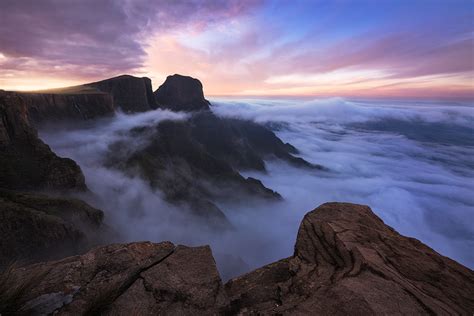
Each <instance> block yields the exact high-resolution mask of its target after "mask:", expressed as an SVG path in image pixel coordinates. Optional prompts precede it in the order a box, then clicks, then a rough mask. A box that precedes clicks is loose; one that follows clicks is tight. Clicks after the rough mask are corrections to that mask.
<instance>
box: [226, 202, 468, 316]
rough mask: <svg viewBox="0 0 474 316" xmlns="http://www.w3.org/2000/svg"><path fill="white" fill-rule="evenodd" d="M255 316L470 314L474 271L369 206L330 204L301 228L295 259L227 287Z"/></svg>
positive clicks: (240, 308)
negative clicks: (399, 228)
mask: <svg viewBox="0 0 474 316" xmlns="http://www.w3.org/2000/svg"><path fill="white" fill-rule="evenodd" d="M226 290H227V293H228V294H229V296H230V300H231V308H232V311H233V312H235V313H238V312H242V313H248V314H254V313H263V314H280V315H282V314H288V315H290V314H291V315H295V314H296V315H300V314H327V315H346V314H357V315H374V314H405V315H420V314H428V315H429V314H437V315H460V314H465V315H467V314H470V313H471V312H472V311H473V310H474V299H473V298H474V272H473V271H472V270H470V269H468V268H466V267H464V266H462V265H460V264H458V263H456V262H455V261H453V260H451V259H449V258H446V257H443V256H441V255H439V254H438V253H436V252H435V251H434V250H432V249H431V248H429V247H427V246H425V245H424V244H422V243H421V242H419V241H418V240H416V239H413V238H407V237H404V236H401V235H400V234H398V233H397V232H396V231H395V230H393V229H392V228H390V227H388V226H387V225H385V224H384V223H383V222H382V220H380V219H379V218H378V217H377V216H375V215H374V213H372V211H371V210H370V208H369V207H367V206H363V205H354V204H346V203H327V204H323V205H322V206H320V207H318V208H317V209H315V210H314V211H312V212H310V213H308V214H307V215H306V216H305V218H304V219H303V222H302V223H301V226H300V229H299V232H298V237H297V241H296V245H295V253H294V255H293V257H290V258H287V259H284V260H281V261H278V262H276V263H272V264H270V265H267V266H265V267H263V268H260V269H257V270H256V271H253V272H251V273H249V274H246V275H244V276H241V277H239V278H236V279H233V280H231V281H229V282H228V283H227V284H226Z"/></svg>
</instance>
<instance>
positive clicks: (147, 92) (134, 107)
mask: <svg viewBox="0 0 474 316" xmlns="http://www.w3.org/2000/svg"><path fill="white" fill-rule="evenodd" d="M84 86H86V87H92V88H95V89H97V90H99V91H101V92H105V93H107V94H110V95H111V96H112V97H113V102H114V105H115V108H116V109H119V108H120V109H122V110H123V111H124V112H145V111H149V110H152V109H155V108H156V107H157V104H156V101H155V96H154V95H153V90H152V88H151V80H150V79H149V78H146V77H143V78H138V77H134V76H130V75H122V76H118V77H114V78H110V79H106V80H102V81H98V82H93V83H88V84H85V85H84Z"/></svg>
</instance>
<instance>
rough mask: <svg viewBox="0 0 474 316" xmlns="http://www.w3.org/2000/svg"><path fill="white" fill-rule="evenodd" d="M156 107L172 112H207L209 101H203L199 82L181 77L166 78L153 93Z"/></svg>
mask: <svg viewBox="0 0 474 316" xmlns="http://www.w3.org/2000/svg"><path fill="white" fill-rule="evenodd" d="M155 97H156V101H157V102H158V105H159V106H160V107H163V108H167V109H170V110H172V111H185V112H189V111H201V110H209V104H210V103H209V101H207V100H206V99H204V93H203V91H202V84H201V81H199V80H198V79H195V78H191V77H188V76H181V75H177V74H176V75H172V76H168V77H167V78H166V80H165V82H164V83H163V84H162V85H161V86H160V87H159V88H158V89H157V90H156V91H155Z"/></svg>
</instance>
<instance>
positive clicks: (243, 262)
mask: <svg viewBox="0 0 474 316" xmlns="http://www.w3.org/2000/svg"><path fill="white" fill-rule="evenodd" d="M211 102H212V104H213V105H214V106H213V111H214V112H215V113H216V114H217V115H220V116H225V117H237V118H243V119H250V120H254V121H256V122H259V123H262V124H266V125H267V126H269V127H270V128H272V129H273V130H274V131H275V132H276V133H277V135H278V136H279V137H280V138H282V140H283V141H285V142H289V143H291V144H292V145H294V146H295V147H296V148H298V149H299V150H300V155H301V156H302V157H303V158H305V159H306V160H308V161H310V162H313V163H317V164H321V165H323V166H325V167H326V168H327V169H328V171H317V170H314V171H309V170H307V169H298V168H295V167H291V166H289V165H287V164H285V163H284V162H281V161H278V160H269V161H267V162H266V166H267V170H268V172H267V173H261V172H248V171H246V172H243V173H244V175H246V176H252V177H255V178H259V179H261V180H262V182H263V183H264V184H265V185H266V186H267V187H269V188H271V189H273V190H276V191H278V192H279V193H280V194H281V195H282V196H283V198H284V201H283V202H273V203H269V202H264V201H262V202H261V203H253V204H252V205H249V204H248V203H246V202H245V201H242V203H240V204H236V203H233V204H225V203H224V204H220V205H219V206H220V207H221V209H222V210H223V211H224V212H225V213H226V215H227V217H228V218H229V219H230V221H231V222H232V224H233V225H234V227H235V230H231V231H228V232H224V233H222V232H214V231H212V230H209V228H207V226H206V225H202V223H201V222H200V221H199V220H198V219H197V218H194V217H191V216H189V213H187V212H182V211H181V210H180V209H178V208H176V207H174V206H172V205H169V204H168V203H166V202H164V201H163V198H162V195H161V193H160V192H159V191H156V190H153V189H152V188H150V187H149V185H148V184H147V183H145V182H144V181H142V180H141V179H140V178H138V177H130V176H126V175H125V174H123V173H122V172H120V171H117V170H111V169H109V168H107V167H106V166H105V164H104V161H105V160H104V159H105V156H106V155H107V154H110V147H109V146H110V145H111V144H113V143H115V142H117V141H119V140H126V141H127V143H128V144H129V145H127V146H124V148H116V147H114V152H113V154H114V155H117V156H119V155H128V154H130V153H131V152H133V151H134V150H137V148H140V146H142V145H143V144H146V142H147V139H146V137H145V138H143V137H142V138H141V139H135V138H133V136H131V135H133V134H131V133H129V131H130V130H132V129H133V128H135V127H150V128H151V127H152V126H155V125H156V124H159V122H160V121H162V120H169V119H172V120H185V119H186V117H187V116H186V115H185V114H181V113H172V112H169V111H161V110H155V111H151V112H147V113H141V114H134V115H125V114H118V115H117V116H116V117H114V118H110V119H104V120H99V121H95V122H90V123H88V124H86V125H84V126H79V127H77V128H74V129H68V130H57V129H56V130H48V129H43V130H42V131H41V132H40V136H41V137H42V138H43V139H44V140H45V141H46V143H48V144H49V145H50V146H51V147H52V149H53V150H54V151H55V152H57V153H58V154H59V155H61V156H66V157H70V158H72V159H74V160H75V161H76V162H78V164H79V165H80V166H81V168H82V170H83V171H84V174H85V177H86V183H87V185H88V186H89V188H90V190H91V191H93V192H94V193H95V195H96V197H95V198H91V197H86V199H88V200H89V202H90V203H92V204H93V205H95V206H97V207H100V208H101V209H103V210H104V212H105V213H106V222H107V223H108V224H109V225H110V226H112V228H113V229H115V230H116V231H117V232H119V233H120V235H119V236H117V237H116V239H117V241H137V240H151V241H157V242H158V241H163V240H170V241H172V242H175V243H182V244H187V245H199V244H210V245H211V247H212V249H213V252H214V254H215V256H216V260H217V262H218V265H219V268H220V270H221V272H222V273H223V275H224V277H225V278H228V277H230V276H234V275H237V274H239V273H242V272H244V271H246V270H250V269H253V268H256V267H258V266H261V265H263V264H266V263H269V262H272V261H275V260H278V259H281V258H284V257H287V256H289V255H291V254H292V250H293V245H294V242H295V238H296V232H297V229H298V226H299V223H300V221H301V219H302V217H303V216H304V214H305V213H306V212H308V211H310V210H312V209H313V208H315V207H316V206H318V205H319V204H321V203H324V202H328V201H345V202H354V203H361V204H367V205H369V206H370V207H372V209H373V210H374V211H375V212H376V213H377V214H378V215H379V216H380V217H381V218H382V219H383V220H384V221H385V222H386V223H387V224H388V225H390V226H392V227H394V228H395V229H397V230H398V231H399V232H400V233H402V234H405V235H408V236H412V237H415V238H418V239H420V240H421V241H423V242H424V243H426V244H428V245H429V246H431V247H433V248H434V249H435V250H437V251H438V252H440V253H441V254H443V255H446V256H449V257H451V258H453V259H455V260H457V261H459V262H461V263H463V264H465V265H467V266H469V267H471V268H472V267H474V255H473V254H472V253H471V250H472V249H474V228H473V227H472V225H471V223H472V220H473V219H474V198H473V197H472V192H473V189H474V183H473V180H472V179H473V176H474V163H473V162H472V158H471V157H473V154H474V129H473V127H472V126H473V121H474V111H473V108H472V107H471V106H470V105H469V104H461V103H452V104H447V103H433V102H423V103H420V102H388V101H370V102H369V101H348V100H344V99H338V98H337V99H325V100H315V101H302V100H281V99H280V100H262V99H259V100H249V99H242V100H227V99H217V100H211Z"/></svg>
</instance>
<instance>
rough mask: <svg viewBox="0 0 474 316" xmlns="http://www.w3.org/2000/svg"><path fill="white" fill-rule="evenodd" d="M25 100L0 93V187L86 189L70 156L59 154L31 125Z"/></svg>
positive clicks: (16, 95) (80, 173) (11, 94)
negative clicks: (60, 155) (41, 138)
mask: <svg viewBox="0 0 474 316" xmlns="http://www.w3.org/2000/svg"><path fill="white" fill-rule="evenodd" d="M28 112H29V111H28V107H27V105H26V103H25V100H24V99H23V98H22V97H21V96H19V95H18V94H16V93H9V92H1V93H0V175H1V177H0V187H3V188H8V189H21V190H80V191H84V190H86V185H85V183H84V176H83V174H82V172H81V169H80V168H79V166H78V165H77V164H76V163H75V162H74V161H73V160H71V159H68V158H61V157H58V156H57V155H56V154H55V153H53V152H52V151H51V149H50V148H49V146H48V145H46V144H45V143H43V142H42V141H41V140H40V139H39V138H38V136H37V133H36V130H35V129H34V128H33V127H32V126H31V125H30V123H29V119H28Z"/></svg>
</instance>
